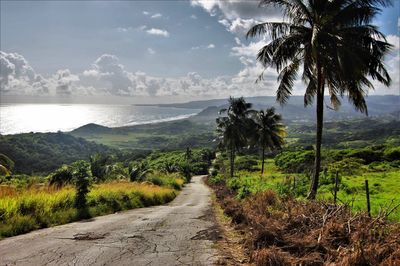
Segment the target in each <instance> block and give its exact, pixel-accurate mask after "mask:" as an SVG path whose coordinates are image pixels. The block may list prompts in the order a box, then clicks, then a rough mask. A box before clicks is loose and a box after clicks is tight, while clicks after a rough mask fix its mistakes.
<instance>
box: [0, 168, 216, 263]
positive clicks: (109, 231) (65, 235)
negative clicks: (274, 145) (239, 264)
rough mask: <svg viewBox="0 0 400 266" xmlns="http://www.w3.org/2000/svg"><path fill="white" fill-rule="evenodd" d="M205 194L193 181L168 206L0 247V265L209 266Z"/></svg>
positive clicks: (212, 257)
mask: <svg viewBox="0 0 400 266" xmlns="http://www.w3.org/2000/svg"><path fill="white" fill-rule="evenodd" d="M217 235H218V234H217V230H216V226H215V224H214V222H213V219H212V212H211V202H210V191H209V189H208V188H207V187H206V186H205V185H204V183H203V181H202V176H196V177H194V178H193V179H192V182H191V183H189V184H188V185H186V186H185V187H184V188H183V190H182V192H181V193H180V194H179V196H178V197H176V198H175V200H174V201H172V202H171V203H170V204H168V205H163V206H155V207H149V208H142V209H134V210H130V211H125V212H122V213H116V214H111V215H106V216H101V217H97V218H94V219H93V220H90V221H82V222H76V223H70V224H66V225H61V226H56V227H52V228H47V229H42V230H38V231H34V232H31V233H28V234H25V235H20V236H16V237H11V238H7V239H4V240H1V241H0V265H35V266H36V265H57V266H58V265H118V266H122V265H134V266H136V265H137V266H140V265H163V266H167V265H212V264H213V262H215V261H216V260H217V251H216V249H214V248H213V241H212V240H215V239H216V236H217Z"/></svg>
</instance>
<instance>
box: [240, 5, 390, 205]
mask: <svg viewBox="0 0 400 266" xmlns="http://www.w3.org/2000/svg"><path fill="white" fill-rule="evenodd" d="M388 5H391V1H390V0H261V2H260V7H261V8H263V7H267V8H279V9H280V10H282V11H283V15H284V18H285V20H284V21H283V22H265V23H260V24H257V25H255V26H253V27H252V28H251V29H250V30H249V31H248V33H247V37H256V36H261V37H264V35H269V39H270V40H271V41H270V42H269V43H268V44H267V45H265V46H264V47H262V48H261V49H260V51H259V52H258V55H257V60H258V61H259V62H260V63H261V64H262V65H263V66H264V68H268V67H273V68H275V69H276V70H277V72H278V73H279V76H278V82H279V86H278V89H277V91H276V95H277V101H278V102H280V103H281V104H285V103H286V102H287V101H288V98H289V96H290V95H291V93H292V90H293V85H294V81H295V80H296V78H297V74H298V72H299V70H300V69H301V70H302V73H301V79H302V80H303V81H304V83H305V86H306V88H305V94H304V105H305V106H307V105H310V104H312V102H313V100H314V98H316V112H317V127H316V145H315V165H314V174H313V179H312V184H311V187H310V192H309V194H308V198H309V199H315V196H316V193H317V188H318V182H319V174H320V168H321V144H322V128H323V111H324V102H325V96H327V97H329V102H330V104H331V105H332V106H333V108H335V109H336V108H338V107H339V106H340V99H341V98H343V97H344V96H347V97H348V100H349V101H350V102H351V103H353V105H354V107H355V108H356V110H359V111H360V112H362V113H365V114H368V111H367V104H366V101H365V96H366V95H367V93H368V89H373V88H374V85H373V83H372V82H371V79H372V80H376V81H378V82H380V83H382V84H384V85H386V86H389V85H390V83H391V79H390V76H389V74H388V72H387V71H386V68H385V66H384V63H383V59H384V56H385V55H386V54H387V53H388V51H389V50H390V49H391V47H392V46H391V45H390V44H389V43H388V42H387V41H386V38H385V36H384V35H383V34H382V33H381V32H380V31H379V30H378V28H377V27H376V26H374V25H372V24H371V22H372V21H373V19H374V17H375V16H376V15H377V14H379V13H380V11H381V9H380V8H381V7H385V6H388ZM260 79H262V74H261V75H260V77H259V80H260ZM325 104H326V103H325Z"/></svg>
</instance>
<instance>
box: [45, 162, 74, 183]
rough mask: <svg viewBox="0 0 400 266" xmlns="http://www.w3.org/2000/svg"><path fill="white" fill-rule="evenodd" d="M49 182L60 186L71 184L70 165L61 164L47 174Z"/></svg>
mask: <svg viewBox="0 0 400 266" xmlns="http://www.w3.org/2000/svg"><path fill="white" fill-rule="evenodd" d="M49 184H50V185H52V186H55V187H57V188H60V187H62V186H65V185H67V184H72V167H70V166H68V165H63V166H61V167H60V168H59V169H57V170H56V171H55V172H54V173H53V174H51V175H50V176H49Z"/></svg>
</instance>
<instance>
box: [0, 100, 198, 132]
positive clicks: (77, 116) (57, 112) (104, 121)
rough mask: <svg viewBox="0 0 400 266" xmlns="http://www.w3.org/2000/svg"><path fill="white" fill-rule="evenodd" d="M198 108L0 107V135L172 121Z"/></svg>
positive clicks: (188, 114) (130, 106) (71, 105)
mask: <svg viewBox="0 0 400 266" xmlns="http://www.w3.org/2000/svg"><path fill="white" fill-rule="evenodd" d="M200 111H201V110H199V109H186V108H174V107H159V106H135V105H109V104H107V105H105V104H1V105H0V134H2V135H7V134H17V133H27V132H57V131H63V132H67V131H71V130H74V129H76V128H78V127H81V126H83V125H86V124H89V123H95V124H98V125H102V126H107V127H121V126H133V125H140V124H149V123H157V122H163V121H173V120H178V119H184V118H188V117H190V116H193V115H195V114H197V113H199V112H200Z"/></svg>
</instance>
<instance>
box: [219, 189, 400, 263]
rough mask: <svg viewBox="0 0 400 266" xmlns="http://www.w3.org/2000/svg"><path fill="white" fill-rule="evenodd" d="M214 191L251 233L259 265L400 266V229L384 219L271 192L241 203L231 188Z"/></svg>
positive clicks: (227, 211)
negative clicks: (282, 196) (279, 195)
mask: <svg viewBox="0 0 400 266" xmlns="http://www.w3.org/2000/svg"><path fill="white" fill-rule="evenodd" d="M213 188H214V190H215V192H216V196H217V199H218V201H219V203H220V205H221V206H222V207H223V209H224V212H225V214H227V215H229V216H230V217H231V218H232V222H233V223H235V224H236V228H237V229H238V230H242V231H243V232H244V233H245V234H246V241H245V245H246V247H247V248H248V249H249V250H251V262H253V263H254V264H256V265H343V266H347V265H348V266H350V265H400V251H399V250H400V225H399V224H398V223H397V224H396V223H389V222H387V221H386V219H385V217H383V216H382V217H374V218H371V217H368V216H367V215H365V214H357V215H355V214H353V213H352V212H351V211H350V209H349V208H347V207H346V206H337V205H333V204H330V203H325V202H317V201H311V202H310V201H307V202H305V201H298V200H294V199H291V198H279V197H278V196H276V194H275V193H274V192H272V191H266V192H260V193H258V194H255V195H252V196H250V197H248V198H247V199H246V200H243V201H238V200H236V199H235V198H234V195H233V193H232V192H231V191H229V190H228V189H227V188H226V187H224V186H213Z"/></svg>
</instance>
